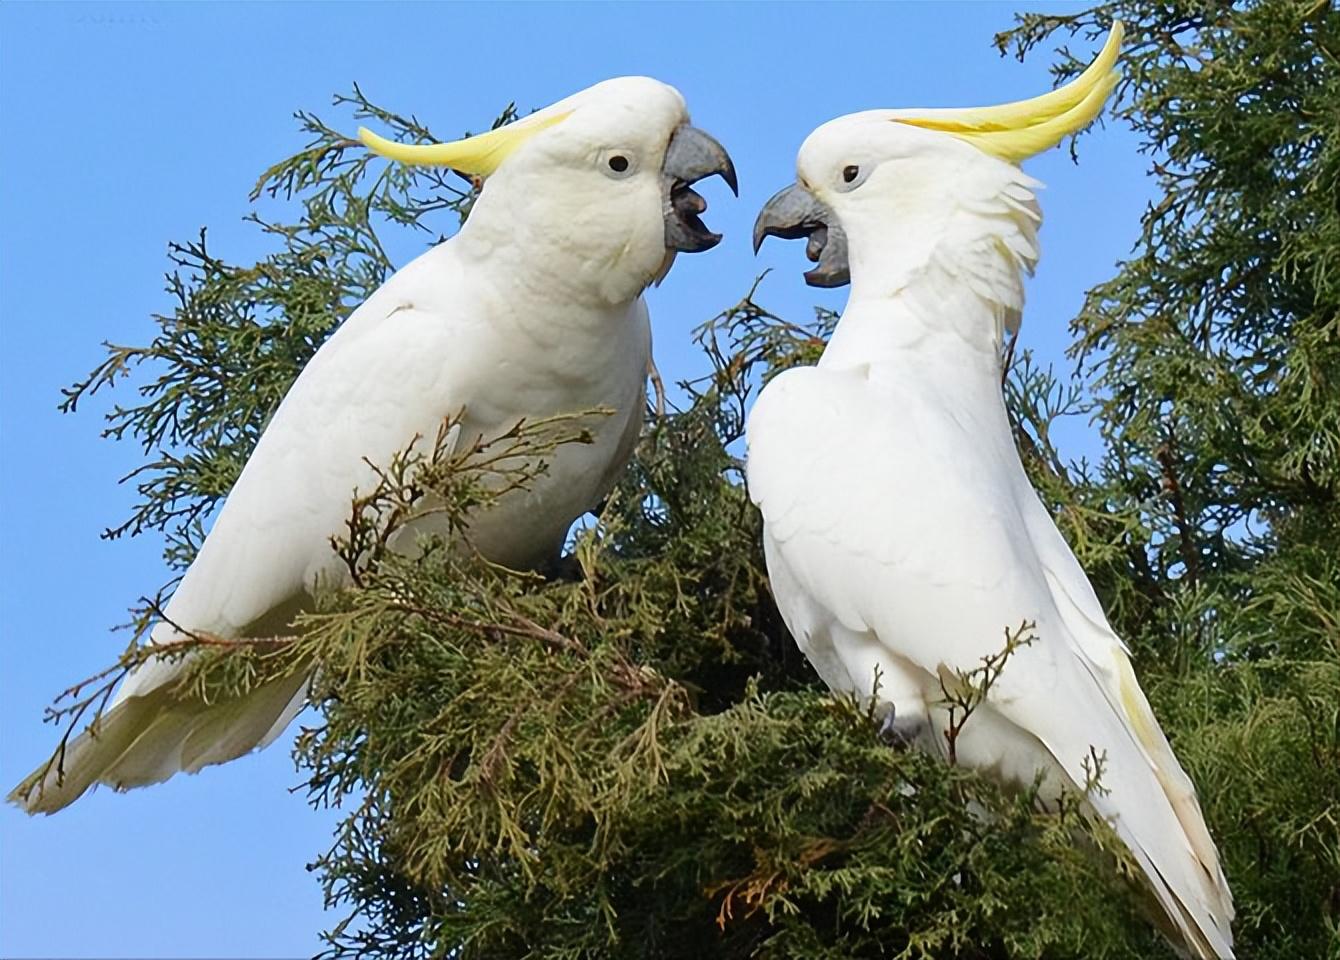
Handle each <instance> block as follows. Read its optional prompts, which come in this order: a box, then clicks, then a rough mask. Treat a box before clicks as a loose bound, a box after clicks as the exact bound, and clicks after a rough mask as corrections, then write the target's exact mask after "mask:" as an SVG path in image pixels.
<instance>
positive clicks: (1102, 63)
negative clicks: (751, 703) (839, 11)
mask: <svg viewBox="0 0 1340 960" xmlns="http://www.w3.org/2000/svg"><path fill="white" fill-rule="evenodd" d="M1120 42H1121V26H1120V24H1118V25H1116V26H1115V27H1114V28H1113V30H1112V34H1111V36H1110V37H1109V39H1108V41H1107V44H1106V46H1105V47H1104V48H1103V50H1102V52H1101V53H1100V55H1099V56H1098V58H1097V59H1096V60H1095V62H1094V63H1093V64H1092V66H1090V67H1089V69H1088V70H1087V71H1085V72H1084V73H1083V74H1082V75H1081V76H1080V77H1078V78H1077V79H1076V80H1075V81H1074V82H1072V83H1071V84H1069V85H1068V86H1065V87H1062V88H1060V89H1058V90H1056V91H1053V92H1052V93H1049V94H1047V95H1045V96H1042V97H1038V98H1036V99H1033V100H1027V101H1022V102H1019V103H1012V104H1006V105H1002V106H996V107H987V108H981V109H957V110H944V109H942V110H930V109H928V110H872V111H868V112H864V113H857V114H853V115H850V116H845V117H841V118H839V119H837V120H833V121H831V122H829V123H826V124H824V125H823V126H821V127H819V128H818V129H817V130H815V131H814V132H813V133H812V134H811V135H810V136H809V138H808V139H806V141H805V143H804V145H803V146H802V147H801V148H800V153H799V156H798V158H797V163H796V169H797V173H798V178H797V179H798V182H797V183H796V184H794V185H792V186H791V187H788V188H787V189H785V190H783V191H782V192H781V193H779V194H777V195H776V196H775V197H773V198H772V199H771V200H770V201H769V202H768V204H767V205H766V206H765V207H764V209H763V211H762V213H761V214H760V215H759V219H758V222H757V225H756V227H755V234H754V236H755V244H756V247H757V245H758V244H759V243H761V242H762V240H763V238H764V237H766V236H767V235H769V234H771V235H777V236H782V237H788V238H793V239H794V238H799V237H807V238H808V240H809V250H808V252H809V255H810V258H811V259H812V260H816V261H817V266H816V267H815V269H814V270H812V271H811V272H810V273H807V274H806V277H807V279H808V280H809V281H810V283H811V284H814V285H817V286H837V285H841V284H843V283H847V282H850V284H851V294H850V297H849V298H848V301H847V306H846V309H845V311H844V312H843V315H842V318H841V320H840V322H839V323H838V325H837V329H836V330H835V331H834V333H833V336H832V339H831V341H830V342H829V344H828V346H827V349H826V350H825V351H824V353H823V357H822V359H820V361H819V363H818V365H817V366H814V367H805V368H796V369H792V370H788V371H785V372H783V373H781V374H779V375H778V376H777V377H776V378H775V379H774V380H772V381H771V382H770V383H769V384H768V385H767V386H766V387H765V388H764V390H763V391H762V393H761V394H760V396H759V398H758V401H757V403H756V404H755V406H754V408H753V410H752V412H751V414H750V417H749V423H748V431H747V444H748V483H749V491H750V496H751V497H752V499H753V500H754V502H755V503H757V504H758V506H759V508H760V510H761V511H762V513H763V519H764V534H763V536H764V547H765V552H766V557H767V565H768V573H769V577H770V579H771V582H772V589H773V593H774V595H775V597H776V600H777V604H778V606H779V607H780V609H781V613H782V616H783V617H784V618H785V621H786V624H787V626H788V627H789V628H790V631H791V633H792V635H793V636H794V637H795V639H796V642H797V643H798V644H799V646H800V647H801V649H802V650H803V651H804V652H805V654H806V656H807V657H808V658H809V660H810V662H811V663H812V664H813V665H814V667H815V669H816V670H817V672H818V673H819V676H820V677H821V678H822V679H823V680H824V682H825V683H827V684H828V686H830V687H832V688H833V689H834V690H839V691H847V692H851V693H854V694H856V695H858V696H862V697H865V698H873V699H874V700H875V702H876V704H877V705H878V706H879V707H880V708H881V709H883V710H884V711H885V716H886V718H888V722H889V723H891V724H892V725H893V726H894V727H895V729H897V730H898V731H899V733H900V734H901V735H902V736H904V737H905V738H907V739H911V740H913V741H915V742H917V743H919V744H922V745H924V746H925V747H926V748H928V749H931V750H936V751H939V752H941V753H944V754H946V755H947V754H948V753H949V743H950V740H951V739H952V740H953V747H954V754H955V759H956V761H957V762H959V763H962V764H965V765H969V766H972V767H975V768H978V769H981V770H984V771H986V772H988V773H990V774H992V775H994V776H997V777H999V778H1000V779H1002V780H1004V781H1006V782H1009V783H1013V784H1019V785H1023V786H1029V785H1031V784H1033V782H1034V779H1035V776H1036V775H1038V774H1039V773H1040V774H1041V775H1042V776H1043V778H1044V779H1043V786H1042V797H1043V799H1044V801H1046V800H1048V799H1051V800H1054V798H1055V797H1056V795H1057V793H1058V791H1059V790H1060V789H1061V788H1062V787H1064V788H1068V789H1069V790H1072V791H1075V792H1077V793H1082V792H1083V791H1084V790H1085V788H1086V787H1087V786H1090V785H1091V783H1092V781H1091V776H1092V774H1093V773H1095V772H1097V771H1095V769H1094V767H1095V762H1097V761H1101V762H1100V763H1098V766H1099V767H1100V769H1101V780H1100V785H1099V787H1098V788H1096V789H1091V790H1090V792H1089V795H1088V797H1087V802H1088V803H1089V804H1091V806H1092V808H1093V809H1095V810H1096V811H1097V812H1098V813H1099V814H1100V815H1102V816H1103V817H1104V818H1106V819H1107V820H1108V821H1109V822H1110V823H1111V825H1112V826H1113V827H1114V828H1115V830H1116V833H1117V834H1118V835H1119V836H1120V837H1121V839H1122V840H1123V841H1124V842H1125V843H1126V844H1127V845H1128V846H1129V848H1130V851H1131V853H1132V854H1133V855H1134V857H1135V859H1136V860H1137V861H1138V862H1139V863H1140V865H1141V867H1142V868H1143V869H1144V872H1145V874H1146V875H1147V876H1148V878H1149V883H1150V885H1151V887H1152V888H1153V891H1154V893H1155V894H1156V895H1157V897H1158V899H1159V901H1160V903H1161V904H1162V906H1163V908H1164V909H1165V910H1166V911H1167V914H1168V916H1169V918H1170V919H1171V921H1172V923H1173V924H1174V925H1175V927H1176V933H1177V935H1178V937H1179V938H1180V939H1181V940H1182V941H1184V943H1185V946H1186V948H1187V949H1189V950H1190V951H1191V952H1192V953H1193V954H1194V955H1195V956H1197V957H1204V958H1209V957H1220V958H1224V957H1231V956H1232V936H1231V932H1230V921H1231V920H1232V918H1233V906H1232V899H1231V896H1230V893H1229V889H1228V885H1227V882H1226V881H1225V878H1224V875H1223V873H1222V871H1221V870H1220V866H1219V857H1218V854H1217V851H1216V849H1215V846H1214V842H1213V841H1212V840H1211V838H1210V834H1209V831H1208V830H1207V829H1206V825H1205V821H1204V819H1203V817H1202V814H1201V810H1200V805H1199V802H1198V801H1197V799H1196V793H1195V789H1194V787H1193V786H1192V784H1191V781H1190V780H1189V779H1188V777H1187V775H1186V774H1185V773H1184V772H1183V771H1182V768H1181V766H1180V765H1179V764H1178V762H1177V758H1176V757H1175V756H1173V752H1172V749H1171V748H1170V747H1169V744H1168V741H1167V739H1165V737H1164V735H1163V733H1162V731H1161V730H1160V729H1159V725H1158V721H1157V720H1156V719H1155V717H1154V714H1153V713H1152V712H1151V710H1150V707H1149V703H1148V701H1147V700H1146V699H1145V696H1144V694H1143V692H1142V691H1141V689H1140V686H1139V684H1138V683H1137V681H1136V678H1135V674H1134V672H1133V671H1132V669H1131V662H1130V659H1129V652H1128V650H1127V648H1126V646H1125V644H1124V643H1123V642H1122V640H1121V638H1120V637H1118V636H1117V635H1116V634H1115V633H1114V632H1113V631H1112V628H1111V626H1109V624H1108V621H1107V618H1106V617H1105V616H1104V613H1103V610H1102V607H1101V606H1100V604H1099V602H1098V598H1097V597H1096V596H1095V594H1094V591H1093V588H1092V587H1091V586H1090V584H1089V581H1088V579H1087V578H1086V577H1085V575H1084V571H1083V569H1081V567H1080V565H1079V563H1078V562H1077V561H1076V559H1075V557H1074V555H1073V554H1072V553H1071V551H1070V549H1069V547H1068V546H1067V545H1066V542H1065V540H1064V539H1062V537H1061V535H1060V533H1059V532H1058V531H1057V529H1056V526H1055V525H1054V524H1053V523H1052V519H1051V517H1050V516H1049V515H1048V513H1047V511H1046V509H1045V507H1044V506H1043V504H1042V503H1041V502H1040V501H1039V499H1038V496H1037V494H1036V493H1035V492H1034V490H1033V489H1032V486H1031V485H1030V483H1029V481H1028V478H1027V476H1026V475H1025V473H1024V469H1023V466H1022V464H1021V462H1020V459H1019V455H1018V452H1017V451H1016V449H1015V444H1014V439H1013V435H1012V433H1011V429H1010V422H1009V420H1008V418H1007V415H1006V410H1005V403H1004V398H1003V396H1002V391H1001V358H1002V349H1001V344H1002V338H1003V336H1004V334H1005V332H1006V331H1007V330H1013V329H1015V328H1016V327H1017V324H1018V322H1019V318H1020V312H1021V309H1022V307H1023V274H1025V273H1027V272H1030V271H1031V270H1032V269H1033V266H1034V264H1035V263H1036V262H1037V259H1038V245H1037V232H1038V225H1039V222H1040V219H1041V215H1040V212H1039V208H1038V203H1037V200H1036V199H1035V196H1034V192H1035V190H1036V189H1037V188H1038V187H1039V186H1040V184H1039V183H1038V182H1037V181H1035V180H1033V179H1032V178H1031V177H1029V176H1027V175H1026V174H1024V173H1023V172H1022V171H1021V170H1020V169H1019V167H1018V166H1017V164H1019V163H1020V162H1021V161H1023V160H1024V159H1025V158H1027V157H1030V156H1033V155H1034V154H1037V153H1039V152H1041V151H1043V150H1046V149H1047V148H1049V147H1051V146H1054V145H1055V144H1057V143H1058V142H1060V141H1061V140H1062V139H1063V138H1064V137H1066V136H1067V135H1070V134H1072V133H1075V132H1076V131H1078V130H1080V129H1082V128H1083V127H1085V126H1086V125H1088V124H1089V123H1090V121H1092V120H1093V119H1094V118H1095V117H1096V116H1097V115H1098V114H1099V112H1100V111H1101V109H1102V106H1103V103H1104V102H1105V100H1106V99H1107V97H1108V95H1109V93H1110V92H1111V90H1112V88H1113V86H1114V85H1115V84H1116V82H1117V73H1116V70H1115V69H1114V64H1115V62H1116V58H1117V53H1118V50H1119V47H1120ZM1024 622H1031V623H1032V624H1035V627H1034V629H1033V634H1034V636H1035V640H1034V642H1032V643H1031V644H1029V645H1026V646H1020V647H1018V648H1017V649H1015V650H1014V652H1013V654H1012V656H1010V657H1009V658H1008V660H1007V662H1006V663H1005V664H1004V666H1003V669H1002V671H1001V673H1000V674H999V677H998V679H996V680H995V682H994V685H992V686H991V687H990V689H989V692H988V693H987V696H986V699H985V702H984V703H982V704H981V705H980V706H978V707H977V708H976V710H975V711H974V712H973V713H972V715H971V717H970V718H969V719H968V720H967V721H966V723H964V724H963V726H962V728H961V730H960V731H959V733H958V736H957V737H956V738H947V737H946V736H945V733H946V731H947V730H948V729H949V715H948V712H947V711H948V703H947V697H946V695H947V692H948V691H953V690H955V689H956V687H957V689H958V693H959V696H960V697H961V696H962V695H963V692H962V688H961V685H960V683H959V679H958V678H959V677H960V676H961V674H964V673H968V672H970V671H973V670H975V669H980V668H982V665H983V658H984V657H989V656H992V655H996V654H999V653H1000V652H1001V651H1002V650H1003V649H1004V647H1005V631H1007V630H1011V631H1013V630H1017V629H1018V628H1019V627H1020V626H1021V624H1023V623H1024ZM978 676H980V673H979V675H978ZM942 683H943V684H944V686H942ZM890 714H891V716H890ZM960 717H961V713H960Z"/></svg>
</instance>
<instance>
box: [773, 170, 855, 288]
mask: <svg viewBox="0 0 1340 960" xmlns="http://www.w3.org/2000/svg"><path fill="white" fill-rule="evenodd" d="M769 236H773V237H781V238H782V239H783V240H800V239H802V238H804V239H805V240H806V241H807V243H806V244H805V256H807V257H809V258H810V261H811V262H812V263H814V264H815V265H816V266H815V268H814V269H813V270H810V271H808V272H807V273H806V274H805V282H806V283H808V284H809V285H810V286H812V287H840V286H843V285H844V284H847V283H850V282H851V268H850V266H849V265H848V263H847V235H846V234H845V233H843V232H842V225H841V224H839V223H838V222H837V217H836V216H834V214H833V211H832V209H831V208H830V207H828V205H827V204H824V203H822V202H821V201H820V200H819V198H818V197H816V196H815V195H814V194H812V193H810V192H809V191H808V190H806V189H805V188H804V187H802V186H801V185H800V184H798V183H793V184H791V186H789V187H787V188H786V189H785V190H782V191H780V192H778V193H776V194H774V195H773V197H772V199H771V200H769V201H768V202H767V203H765V204H763V209H762V210H760V211H759V212H758V219H757V220H755V221H754V252H755V253H758V250H759V247H761V246H763V240H764V238H765V237H769Z"/></svg>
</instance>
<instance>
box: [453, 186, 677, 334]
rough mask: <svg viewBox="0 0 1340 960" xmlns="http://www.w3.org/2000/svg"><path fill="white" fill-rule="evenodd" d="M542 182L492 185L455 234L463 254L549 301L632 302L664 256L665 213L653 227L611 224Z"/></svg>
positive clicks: (609, 305)
mask: <svg viewBox="0 0 1340 960" xmlns="http://www.w3.org/2000/svg"><path fill="white" fill-rule="evenodd" d="M504 173H505V170H500V171H499V172H498V173H497V174H495V175H494V178H495V179H501V178H502V177H503V176H504ZM542 186H543V185H540V186H536V185H534V184H530V183H525V182H522V183H499V184H494V183H492V182H490V183H488V184H486V185H485V187H484V189H483V190H482V191H481V192H480V195H479V197H478V198H477V199H476V200H475V203H474V206H473V207H472V208H471V210H470V216H469V218H468V219H467V220H466V221H465V223H464V224H462V225H461V229H460V231H459V232H458V233H457V234H456V236H455V237H454V238H453V243H454V245H455V247H456V250H457V255H458V256H460V257H461V258H462V261H463V262H465V263H468V264H472V265H473V266H476V267H487V268H488V269H489V270H490V271H491V272H494V273H497V274H500V275H506V276H508V277H509V278H510V279H509V282H510V283H511V284H512V285H513V286H515V287H516V288H518V289H521V290H526V291H529V292H531V293H534V294H536V295H538V296H540V297H542V298H543V300H544V301H546V302H561V303H566V304H572V305H574V306H580V307H582V308H586V309H593V310H610V309H626V308H627V307H628V306H629V305H630V304H632V303H633V302H634V301H636V300H637V299H638V297H640V296H641V295H642V292H643V291H644V290H645V289H646V288H647V287H648V286H649V285H650V284H651V282H652V281H653V280H654V279H655V278H656V275H657V272H658V270H660V268H661V266H662V264H663V262H664V259H665V247H664V234H663V228H662V226H661V223H660V220H659V218H656V220H655V223H654V224H653V225H652V227H644V225H637V227H638V228H637V229H634V227H631V226H629V225H628V224H623V223H621V224H618V225H617V227H618V229H611V228H610V227H609V225H608V224H605V223H601V222H592V221H591V218H590V217H589V216H586V215H584V214H583V211H582V210H580V209H578V210H573V209H570V207H571V204H568V203H566V202H560V201H562V200H563V198H562V196H561V194H562V191H557V190H544V189H542ZM518 198H520V199H518ZM597 219H598V218H597ZM653 228H654V229H653Z"/></svg>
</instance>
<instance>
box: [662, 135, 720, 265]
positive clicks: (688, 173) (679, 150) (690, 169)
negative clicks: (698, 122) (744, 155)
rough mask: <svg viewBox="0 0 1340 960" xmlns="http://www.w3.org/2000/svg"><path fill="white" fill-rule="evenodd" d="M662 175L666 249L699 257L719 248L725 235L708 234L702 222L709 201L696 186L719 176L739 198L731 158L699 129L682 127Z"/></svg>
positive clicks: (670, 147)
mask: <svg viewBox="0 0 1340 960" xmlns="http://www.w3.org/2000/svg"><path fill="white" fill-rule="evenodd" d="M661 171H662V180H663V181H664V185H665V193H664V203H665V248H666V249H667V250H679V251H683V252H685V253H698V252H700V251H702V250H710V249H712V247H715V246H716V245H717V244H718V243H720V242H721V234H719V233H713V232H712V231H711V230H708V229H707V226H706V224H704V223H703V222H702V220H701V219H700V218H699V215H700V214H701V213H703V211H705V210H706V209H707V201H706V200H704V199H703V198H702V197H701V196H700V195H699V194H698V193H696V192H695V191H694V190H693V189H692V185H693V184H695V183H697V182H698V181H699V180H702V179H703V178H704V177H710V176H714V175H715V176H719V177H721V179H722V180H725V181H726V184H727V186H729V187H730V189H731V193H733V194H735V195H736V196H737V197H738V196H739V195H740V187H739V183H738V182H737V181H736V179H735V164H733V163H731V159H730V154H728V153H727V152H726V149H725V148H724V147H723V146H722V145H721V144H719V143H717V141H716V140H715V139H713V138H712V137H710V136H709V135H707V134H706V133H703V132H702V131H701V130H699V129H698V128H697V127H691V126H689V125H688V124H687V123H685V124H680V126H679V127H678V128H677V129H676V130H675V132H674V135H673V136H671V137H670V143H669V145H668V146H667V147H666V148H665V164H664V165H663V166H662V168H661Z"/></svg>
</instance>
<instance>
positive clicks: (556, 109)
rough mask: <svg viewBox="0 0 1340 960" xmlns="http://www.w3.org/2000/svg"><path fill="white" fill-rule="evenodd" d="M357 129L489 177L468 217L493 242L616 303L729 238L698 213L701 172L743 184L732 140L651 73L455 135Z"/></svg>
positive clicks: (396, 150)
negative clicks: (409, 140)
mask: <svg viewBox="0 0 1340 960" xmlns="http://www.w3.org/2000/svg"><path fill="white" fill-rule="evenodd" d="M359 136H360V138H361V139H362V140H363V142H364V143H365V144H366V145H367V146H368V147H369V148H370V149H372V150H374V151H376V152H377V153H380V154H382V155H384V156H387V157H390V158H392V159H394V160H399V161H401V162H404V163H412V164H428V165H434V166H446V167H451V168H453V169H455V170H458V171H460V172H462V173H464V174H467V175H469V176H472V177H477V178H480V179H482V181H483V189H482V192H481V195H480V198H479V200H478V202H477V203H476V204H475V207H474V209H473V210H472V211H471V215H470V222H469V223H468V224H467V227H468V228H469V230H470V231H472V232H475V233H477V234H484V235H485V242H484V244H483V246H485V247H487V248H492V249H497V248H499V247H503V246H505V247H507V248H509V249H511V250H513V251H521V252H522V253H523V255H524V257H525V258H526V259H527V261H528V262H536V263H542V264H545V265H546V266H547V268H548V270H549V271H550V272H551V273H552V274H553V277H552V278H551V279H552V282H561V283H562V284H564V285H565V286H567V287H568V288H569V289H570V290H573V291H574V292H575V290H576V288H587V291H586V292H589V293H591V294H593V295H595V296H596V297H597V299H601V300H605V301H607V302H611V303H617V302H623V301H626V300H630V299H632V298H634V297H636V296H637V295H638V294H639V293H641V291H642V290H643V289H644V288H645V287H646V286H647V285H648V284H650V283H652V282H655V281H658V280H659V279H660V278H661V277H663V276H664V275H665V273H666V272H667V271H668V270H669V268H670V264H671V263H672V262H673V259H674V256H675V254H676V253H680V252H687V253H696V252H699V251H702V250H709V249H711V248H712V247H714V246H716V244H717V243H718V242H719V241H720V239H721V236H720V235H719V234H716V233H713V232H711V231H710V230H709V229H708V228H707V227H706V225H705V224H704V223H703V221H702V220H701V219H700V216H699V215H700V214H701V213H703V212H704V211H705V210H706V208H707V203H706V201H705V200H704V199H703V198H702V197H701V196H700V195H699V194H698V193H697V192H695V191H694V190H693V189H692V186H693V184H694V183H696V182H698V181H699V180H701V179H703V178H705V177H709V176H712V175H717V176H720V177H721V178H722V179H724V180H725V181H726V183H727V184H728V185H729V186H730V188H731V190H732V191H733V192H737V193H738V187H737V183H736V179H735V168H734V165H733V164H732V163H731V159H730V156H729V155H728V154H727V153H726V151H725V149H724V148H723V147H722V146H721V144H719V143H718V142H717V141H716V140H714V139H713V138H712V137H711V136H709V135H708V134H706V133H704V132H702V131H701V130H699V129H697V128H696V127H693V126H692V125H691V124H690V123H689V117H688V112H687V110H686V108H685V104H684V98H683V97H682V96H680V94H679V91H677V90H675V88H674V87H671V86H668V85H666V84H664V83H661V82H659V81H657V80H652V79H650V78H648V77H620V78H616V79H613V80H606V81H604V82H602V83H597V84H595V85H594V86H592V87H588V88H587V89H585V90H583V91H581V92H580V93H576V94H574V95H572V96H570V97H567V98H565V99H563V100H560V101H559V102H557V103H555V104H553V105H551V106H548V107H545V108H544V109H542V110H539V111H536V112H535V113H532V114H530V115H529V116H527V117H524V118H522V119H519V120H516V121H514V122H512V123H509V124H507V125H505V126H502V127H499V128H497V129H495V130H491V131H489V132H488V133H483V134H479V135H476V136H473V137H467V138H466V139H464V140H458V141H454V142H452V143H439V144H427V145H415V144H404V143H397V142H393V141H389V140H385V139H383V138H381V137H379V136H377V135H376V134H373V133H372V132H371V131H368V130H365V129H360V130H359ZM464 232H465V231H463V233H464Z"/></svg>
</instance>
